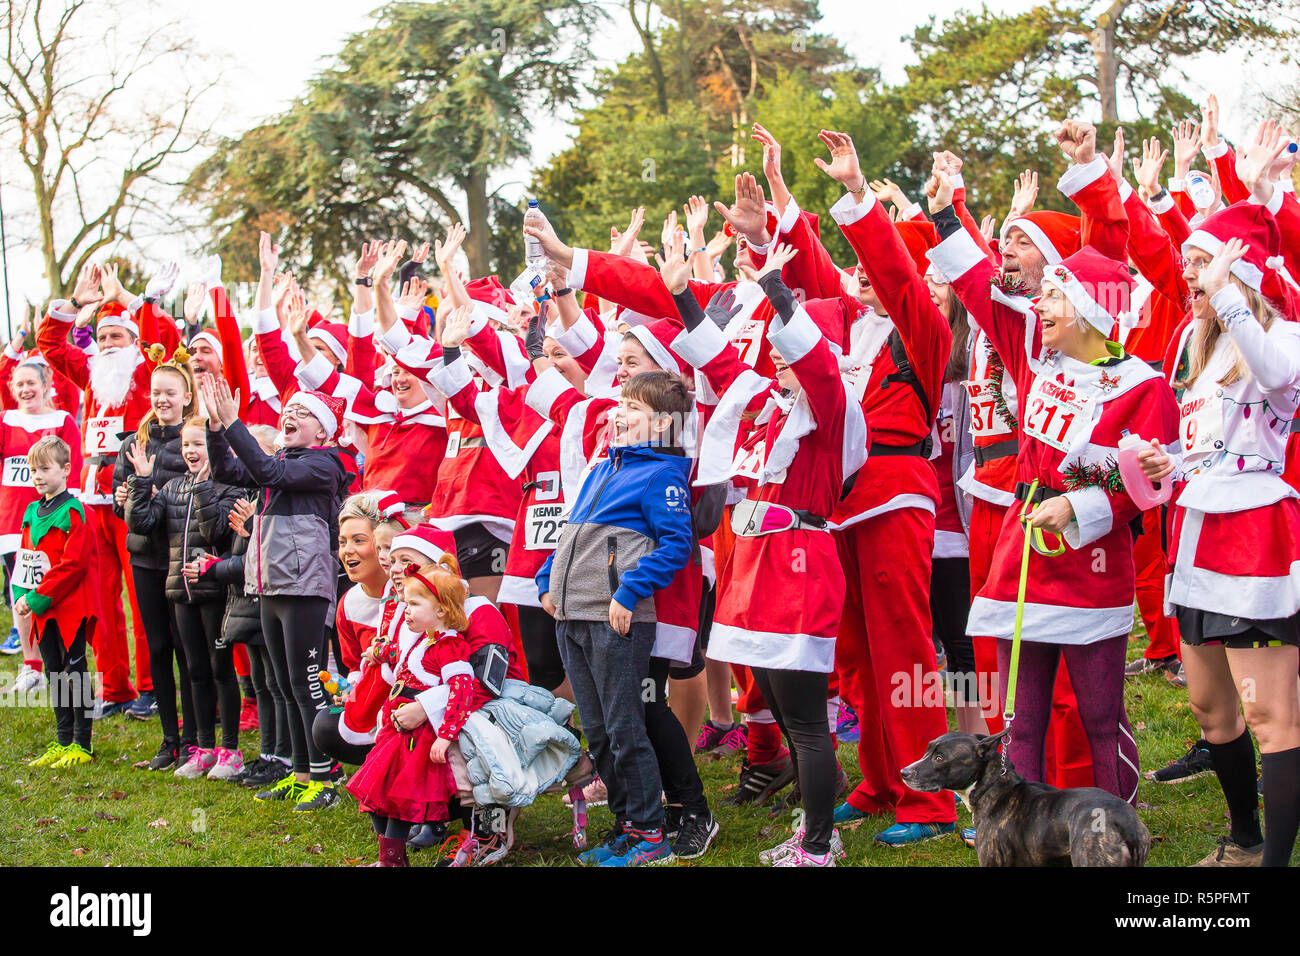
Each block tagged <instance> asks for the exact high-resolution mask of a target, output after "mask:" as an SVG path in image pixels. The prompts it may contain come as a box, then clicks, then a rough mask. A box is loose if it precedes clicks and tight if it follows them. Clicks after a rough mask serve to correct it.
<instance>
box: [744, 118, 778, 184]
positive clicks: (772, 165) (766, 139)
mask: <svg viewBox="0 0 1300 956" xmlns="http://www.w3.org/2000/svg"><path fill="white" fill-rule="evenodd" d="M751 136H752V138H753V139H756V140H758V142H760V143H762V144H763V175H764V176H765V177H767V181H768V183H771V182H772V181H773V180H774V179H780V180H782V181H784V178H783V177H782V176H781V144H780V143H778V142H777V141H776V137H775V136H773V135H772V134H771V133H769V132H768V131H767V129H766V128H765V127H764V126H763V125H762V124H761V123H755V124H754V125H753V127H752V130H751Z"/></svg>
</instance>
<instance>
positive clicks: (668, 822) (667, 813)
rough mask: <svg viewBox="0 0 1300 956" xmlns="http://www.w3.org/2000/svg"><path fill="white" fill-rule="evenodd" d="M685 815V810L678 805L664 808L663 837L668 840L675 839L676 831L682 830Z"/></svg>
mask: <svg viewBox="0 0 1300 956" xmlns="http://www.w3.org/2000/svg"><path fill="white" fill-rule="evenodd" d="M685 815H686V808H685V807H683V806H682V805H681V804H680V803H677V804H669V805H668V806H666V807H664V836H666V837H667V838H668V839H669V840H672V839H673V838H674V837H676V836H677V831H678V830H680V829H681V828H682V818H683V817H684V816H685Z"/></svg>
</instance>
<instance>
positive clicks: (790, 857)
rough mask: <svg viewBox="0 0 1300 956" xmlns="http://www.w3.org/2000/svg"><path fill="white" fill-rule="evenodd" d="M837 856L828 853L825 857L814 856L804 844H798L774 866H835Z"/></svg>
mask: <svg viewBox="0 0 1300 956" xmlns="http://www.w3.org/2000/svg"><path fill="white" fill-rule="evenodd" d="M834 865H835V854H834V853H830V852H827V853H826V854H824V855H823V856H814V855H813V854H811V853H809V852H808V851H807V850H805V849H804V848H803V844H802V843H796V844H795V845H794V846H793V847H792V848H791V849H790V852H789V853H787V854H786V855H785V856H783V857H781V858H779V859H778V860H776V861H775V862H774V863H773V864H772V866H773V867H778V866H834Z"/></svg>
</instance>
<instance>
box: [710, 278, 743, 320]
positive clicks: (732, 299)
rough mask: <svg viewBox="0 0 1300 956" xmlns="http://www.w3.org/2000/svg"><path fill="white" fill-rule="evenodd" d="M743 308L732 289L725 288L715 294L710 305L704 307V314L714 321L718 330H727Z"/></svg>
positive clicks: (729, 287)
mask: <svg viewBox="0 0 1300 956" xmlns="http://www.w3.org/2000/svg"><path fill="white" fill-rule="evenodd" d="M742 308H744V306H742V305H740V304H739V303H737V302H736V296H735V293H734V292H733V291H732V287H731V286H724V287H722V288H721V289H719V290H718V291H717V292H715V293H713V298H711V299H709V304H708V305H706V306H705V307H704V314H705V315H707V316H708V317H709V318H710V319H712V320H713V324H714V325H716V326H717V327H718V328H720V329H725V328H726V327H727V326H728V325H730V324H731V320H732V319H734V318H735V317H736V315H737V314H738V313H739V312H740V310H741V309H742Z"/></svg>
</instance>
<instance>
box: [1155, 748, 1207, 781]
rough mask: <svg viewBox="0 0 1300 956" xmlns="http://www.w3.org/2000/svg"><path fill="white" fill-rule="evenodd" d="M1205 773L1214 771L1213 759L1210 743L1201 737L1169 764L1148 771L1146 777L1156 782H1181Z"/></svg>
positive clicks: (1202, 775)
mask: <svg viewBox="0 0 1300 956" xmlns="http://www.w3.org/2000/svg"><path fill="white" fill-rule="evenodd" d="M1207 773H1214V760H1213V758H1211V757H1210V745H1209V744H1208V743H1206V741H1205V740H1204V739H1202V740H1198V741H1196V743H1194V744H1192V749H1191V750H1189V751H1187V753H1185V754H1183V756H1181V757H1179V758H1178V759H1177V760H1175V761H1174V762H1173V763H1171V764H1170V765H1169V766H1167V767H1162V768H1161V769H1159V770H1153V771H1151V772H1150V773H1148V774H1147V779H1148V780H1154V781H1155V782H1156V783H1182V782H1183V781H1184V780H1195V779H1196V778H1197V777H1204V776H1205V775H1206V774H1207Z"/></svg>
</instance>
